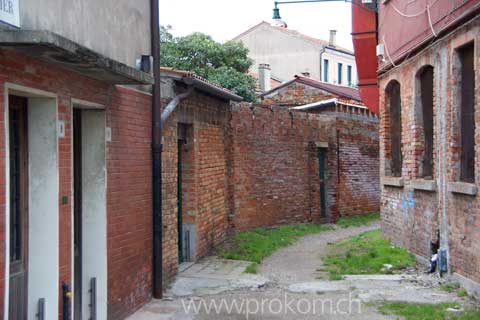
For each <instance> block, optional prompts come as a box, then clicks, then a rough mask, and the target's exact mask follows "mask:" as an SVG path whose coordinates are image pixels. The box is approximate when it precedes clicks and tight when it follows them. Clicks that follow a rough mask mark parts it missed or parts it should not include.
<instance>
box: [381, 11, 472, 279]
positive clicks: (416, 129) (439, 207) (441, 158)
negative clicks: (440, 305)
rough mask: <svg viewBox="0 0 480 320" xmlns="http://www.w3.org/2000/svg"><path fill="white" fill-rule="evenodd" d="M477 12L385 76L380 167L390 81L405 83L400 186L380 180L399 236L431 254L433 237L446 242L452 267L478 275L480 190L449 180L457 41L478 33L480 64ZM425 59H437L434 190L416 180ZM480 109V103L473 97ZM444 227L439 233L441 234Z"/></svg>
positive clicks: (455, 128)
mask: <svg viewBox="0 0 480 320" xmlns="http://www.w3.org/2000/svg"><path fill="white" fill-rule="evenodd" d="M479 38H480V19H479V17H477V18H476V19H474V20H473V21H472V22H470V23H469V24H467V25H464V26H463V27H460V28H458V29H457V30H456V31H455V32H453V33H451V34H450V35H449V36H448V37H446V38H444V39H441V40H439V41H437V42H436V43H435V44H433V45H432V46H431V47H429V48H427V49H425V50H424V51H422V52H421V53H419V54H418V55H416V56H414V57H412V58H410V59H409V60H407V61H406V62H404V63H403V64H401V65H400V66H399V67H398V68H395V69H393V70H391V71H389V72H387V73H386V74H384V75H383V76H382V77H381V79H380V96H381V97H380V115H381V124H380V136H381V140H380V158H381V162H380V167H381V168H380V172H381V176H382V179H384V180H385V178H384V177H385V176H386V175H388V157H389V130H390V127H389V114H388V108H387V103H386V95H385V89H386V87H387V85H388V84H389V83H390V81H392V80H397V81H398V82H399V83H400V84H401V98H402V145H403V168H402V178H403V179H404V186H403V187H392V186H388V185H382V188H381V189H382V198H381V212H382V224H383V228H384V230H385V232H386V234H387V235H388V236H389V237H390V238H392V239H393V240H394V241H395V242H396V243H397V244H399V245H403V246H405V247H406V248H408V249H410V250H411V251H413V252H414V253H416V254H418V255H420V256H422V257H425V258H430V256H431V254H432V252H431V243H432V242H438V240H440V244H441V245H442V247H445V248H447V247H448V251H449V257H450V266H451V270H452V271H454V272H457V273H459V274H461V275H463V276H465V277H467V278H470V279H472V280H474V281H476V282H480V269H479V266H480V250H479V248H480V237H479V234H480V232H479V231H480V197H479V196H478V195H476V196H470V195H461V194H455V193H452V192H449V189H448V186H449V184H451V183H452V182H455V181H457V180H458V176H459V174H458V170H459V169H458V168H459V166H458V163H459V150H460V141H459V136H460V135H459V132H460V131H459V130H460V128H459V125H458V118H457V114H458V112H459V111H458V110H459V102H458V101H459V100H458V95H457V93H456V92H457V91H456V90H457V89H456V88H457V86H458V79H459V77H458V74H457V72H458V65H457V63H456V61H455V49H456V48H459V47H461V46H463V45H464V44H466V43H469V42H471V41H473V40H476V41H475V52H476V55H475V68H476V70H478V66H480V55H479V54H478V52H480V43H479V42H478V39H479ZM425 65H431V66H433V67H434V146H435V147H434V163H435V165H434V185H435V191H423V190H418V189H415V188H414V185H415V183H416V181H418V179H417V177H418V168H419V166H420V164H419V163H418V161H419V157H418V153H419V150H418V145H419V144H421V141H420V140H421V133H420V131H421V123H420V121H419V118H418V117H417V116H416V114H418V113H419V112H418V110H416V108H419V104H418V103H416V101H418V100H416V95H415V90H416V84H415V75H416V74H417V72H418V71H419V70H420V69H421V68H422V67H424V66H425ZM476 75H477V76H476V87H475V93H476V97H479V96H480V86H479V83H480V78H479V76H478V75H479V73H478V72H477V73H476ZM475 103H476V105H475V109H476V111H477V112H478V111H479V110H480V107H479V101H478V99H477V100H476V102H475ZM476 127H477V130H476V135H475V141H476V143H477V146H478V145H480V131H479V130H478V128H479V127H480V118H479V117H478V116H476ZM479 168H480V149H479V148H478V147H477V148H476V155H475V176H476V185H477V186H478V184H479V179H480V169H479ZM438 235H440V239H438Z"/></svg>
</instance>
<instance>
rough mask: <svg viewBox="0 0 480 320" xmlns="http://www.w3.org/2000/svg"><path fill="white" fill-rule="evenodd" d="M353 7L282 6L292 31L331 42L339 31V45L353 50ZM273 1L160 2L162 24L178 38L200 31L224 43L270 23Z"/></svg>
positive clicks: (171, 0) (311, 4) (321, 4)
mask: <svg viewBox="0 0 480 320" xmlns="http://www.w3.org/2000/svg"><path fill="white" fill-rule="evenodd" d="M350 6H351V4H349V3H345V2H342V1H340V2H332V3H327V2H325V3H321V2H320V3H305V4H285V5H280V6H279V8H280V15H281V16H282V19H283V20H284V21H285V22H286V23H287V24H288V28H289V29H293V30H298V31H300V32H302V33H304V34H306V35H309V36H312V37H315V38H320V39H325V40H328V37H329V31H328V30H330V29H336V30H338V33H337V43H338V45H340V46H343V47H346V48H348V49H352V47H353V46H352V38H351V35H350V33H351V28H352V27H351V26H352V24H351V7H350ZM273 7H274V1H272V0H236V1H234V0H160V24H161V25H164V26H166V25H171V26H172V28H173V29H172V31H171V32H172V33H173V34H174V35H176V36H182V35H187V34H189V33H192V32H195V31H199V32H203V33H206V34H209V35H211V36H212V37H213V38H214V39H215V40H217V41H220V42H223V41H226V40H229V39H232V38H234V37H235V36H237V35H239V34H240V33H242V32H243V31H245V30H247V29H249V28H251V27H253V26H254V25H256V24H258V23H260V22H261V21H267V22H271V19H272V9H273Z"/></svg>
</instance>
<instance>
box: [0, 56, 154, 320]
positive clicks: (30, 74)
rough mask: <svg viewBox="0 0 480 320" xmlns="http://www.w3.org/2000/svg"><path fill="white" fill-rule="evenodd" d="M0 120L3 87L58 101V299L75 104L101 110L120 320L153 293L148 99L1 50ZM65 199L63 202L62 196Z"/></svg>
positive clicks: (1, 229)
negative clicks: (106, 129)
mask: <svg viewBox="0 0 480 320" xmlns="http://www.w3.org/2000/svg"><path fill="white" fill-rule="evenodd" d="M0 58H1V59H0V120H1V122H2V123H3V124H4V114H5V105H4V101H5V99H4V98H5V97H4V88H5V86H4V84H5V82H9V83H14V84H17V85H22V86H26V87H29V88H34V89H40V90H45V91H48V92H52V93H55V94H56V95H57V96H58V118H59V119H60V120H64V121H65V137H64V138H59V141H58V146H59V181H60V190H59V199H58V201H59V250H60V256H59V271H60V273H59V279H58V286H59V295H60V304H59V305H60V310H59V318H61V315H62V314H61V313H62V303H61V288H60V286H61V283H62V281H65V282H66V283H67V284H68V285H69V286H70V287H71V286H72V283H71V281H72V279H71V272H72V266H71V255H72V251H71V245H72V244H71V228H72V221H71V216H72V200H73V199H72V197H71V195H72V166H71V165H72V154H71V147H72V143H71V141H72V140H71V138H72V135H71V133H72V121H71V120H72V119H71V113H72V106H71V99H72V98H76V99H81V100H85V101H89V102H93V103H97V104H101V105H104V106H105V107H106V116H107V126H110V127H111V128H112V142H111V143H107V175H108V176H107V181H108V182H107V221H108V230H107V241H108V243H107V245H108V249H107V250H108V275H109V278H108V284H109V290H108V292H109V315H110V318H111V319H120V318H123V317H125V316H127V315H128V314H130V313H132V312H133V311H135V310H136V309H137V308H139V307H140V306H141V305H142V304H143V303H145V302H146V301H148V299H149V298H150V294H151V279H150V276H151V241H152V240H151V189H150V186H151V178H150V176H151V164H150V163H151V160H150V142H151V137H150V131H151V130H150V128H151V124H150V121H151V120H150V119H151V115H150V109H151V107H150V105H151V102H150V97H149V96H148V95H145V94H143V93H137V92H134V91H132V90H129V89H125V88H121V87H112V86H108V85H105V84H104V83H101V82H98V81H94V80H91V79H88V78H85V77H83V76H80V75H78V74H76V73H73V72H70V71H67V70H65V69H62V68H59V67H56V66H54V65H50V64H45V63H42V62H39V61H38V60H36V59H31V58H27V57H26V56H23V55H20V54H17V53H15V52H14V51H9V50H0ZM0 135H1V137H2V138H1V139H0V141H1V142H0V158H1V160H0V162H1V164H3V165H2V166H1V168H0V181H1V183H0V186H1V188H0V193H1V194H3V195H5V188H6V185H5V183H6V181H5V147H6V146H5V139H4V138H5V130H4V125H2V126H1V128H0ZM63 197H66V198H67V200H68V201H67V204H63V201H62V198H63ZM5 201H6V200H5V197H4V196H3V197H1V200H0V206H1V208H0V209H1V211H0V235H1V238H2V241H0V243H1V244H0V249H1V250H2V251H1V252H5V251H4V250H5V247H4V244H5V228H6V226H5ZM4 257H5V255H4V254H0V286H1V288H0V318H2V317H3V311H4V306H3V303H4V295H5V292H4V283H5V279H4V278H5V274H4V270H5V261H4Z"/></svg>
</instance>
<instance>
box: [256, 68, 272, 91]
mask: <svg viewBox="0 0 480 320" xmlns="http://www.w3.org/2000/svg"><path fill="white" fill-rule="evenodd" d="M271 78H272V71H271V70H270V65H269V64H267V63H260V64H259V65H258V82H259V83H260V90H261V91H263V92H265V91H269V90H270V89H272V83H271Z"/></svg>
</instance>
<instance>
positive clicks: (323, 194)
mask: <svg viewBox="0 0 480 320" xmlns="http://www.w3.org/2000/svg"><path fill="white" fill-rule="evenodd" d="M317 152H318V175H319V180H320V217H321V218H326V217H327V188H326V178H325V177H326V174H325V160H326V155H327V149H326V148H318V149H317Z"/></svg>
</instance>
